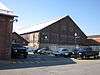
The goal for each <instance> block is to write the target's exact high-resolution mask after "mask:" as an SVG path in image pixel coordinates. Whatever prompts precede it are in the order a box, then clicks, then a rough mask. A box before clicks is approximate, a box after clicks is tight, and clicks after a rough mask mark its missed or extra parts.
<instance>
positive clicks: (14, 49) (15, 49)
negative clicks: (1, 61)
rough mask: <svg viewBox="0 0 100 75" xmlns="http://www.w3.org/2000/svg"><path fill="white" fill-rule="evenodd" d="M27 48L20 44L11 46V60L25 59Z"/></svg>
mask: <svg viewBox="0 0 100 75" xmlns="http://www.w3.org/2000/svg"><path fill="white" fill-rule="evenodd" d="M27 55H28V52H27V48H26V47H24V46H23V45H20V44H12V46H11V58H21V57H24V58H27Z"/></svg>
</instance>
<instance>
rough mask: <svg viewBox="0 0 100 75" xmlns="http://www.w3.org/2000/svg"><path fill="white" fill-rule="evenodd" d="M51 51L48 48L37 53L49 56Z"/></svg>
mask: <svg viewBox="0 0 100 75" xmlns="http://www.w3.org/2000/svg"><path fill="white" fill-rule="evenodd" d="M49 51H50V50H49V49H48V48H41V49H38V51H37V53H38V54H49Z"/></svg>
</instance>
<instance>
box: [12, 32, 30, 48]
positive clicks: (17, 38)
mask: <svg viewBox="0 0 100 75" xmlns="http://www.w3.org/2000/svg"><path fill="white" fill-rule="evenodd" d="M15 43H16V44H21V45H25V46H26V45H28V43H29V42H28V41H27V40H26V39H24V38H23V37H21V36H20V35H19V34H17V33H16V32H13V33H12V44H15Z"/></svg>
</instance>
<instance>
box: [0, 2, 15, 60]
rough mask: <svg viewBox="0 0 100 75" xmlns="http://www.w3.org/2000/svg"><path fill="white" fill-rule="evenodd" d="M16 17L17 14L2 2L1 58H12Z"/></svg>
mask: <svg viewBox="0 0 100 75" xmlns="http://www.w3.org/2000/svg"><path fill="white" fill-rule="evenodd" d="M14 17H15V14H14V13H13V12H12V11H11V10H9V9H8V8H7V7H6V6H5V5H3V4H2V3H1V2H0V59H10V56H11V49H10V46H11V35H12V27H13V19H14Z"/></svg>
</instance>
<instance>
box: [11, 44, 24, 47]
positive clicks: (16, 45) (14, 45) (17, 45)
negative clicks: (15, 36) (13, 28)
mask: <svg viewBox="0 0 100 75" xmlns="http://www.w3.org/2000/svg"><path fill="white" fill-rule="evenodd" d="M12 47H23V46H22V45H20V44H12Z"/></svg>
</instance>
